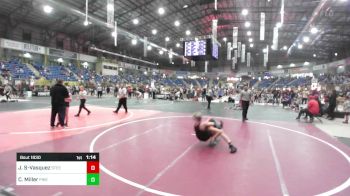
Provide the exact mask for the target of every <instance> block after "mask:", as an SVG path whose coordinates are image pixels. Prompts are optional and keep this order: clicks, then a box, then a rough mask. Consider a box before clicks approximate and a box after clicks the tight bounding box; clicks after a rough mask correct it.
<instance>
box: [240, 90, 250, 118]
mask: <svg viewBox="0 0 350 196" xmlns="http://www.w3.org/2000/svg"><path fill="white" fill-rule="evenodd" d="M251 100H252V93H251V91H250V90H248V86H245V87H244V90H243V91H242V92H241V101H242V109H243V111H242V121H243V122H244V121H246V120H248V118H247V113H248V109H249V104H250V102H251Z"/></svg>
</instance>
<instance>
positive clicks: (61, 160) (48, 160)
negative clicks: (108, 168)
mask: <svg viewBox="0 0 350 196" xmlns="http://www.w3.org/2000/svg"><path fill="white" fill-rule="evenodd" d="M99 184H100V169H99V153H17V161H16V185H82V186H83V185H87V186H98V185H99Z"/></svg>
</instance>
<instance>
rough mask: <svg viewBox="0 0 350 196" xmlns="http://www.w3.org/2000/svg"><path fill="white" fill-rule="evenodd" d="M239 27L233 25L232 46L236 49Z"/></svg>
mask: <svg viewBox="0 0 350 196" xmlns="http://www.w3.org/2000/svg"><path fill="white" fill-rule="evenodd" d="M237 42H238V27H233V32H232V48H233V49H236V48H237V47H238V43H237Z"/></svg>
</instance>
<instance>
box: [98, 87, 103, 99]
mask: <svg viewBox="0 0 350 196" xmlns="http://www.w3.org/2000/svg"><path fill="white" fill-rule="evenodd" d="M97 98H102V86H101V85H100V84H99V85H98V86H97Z"/></svg>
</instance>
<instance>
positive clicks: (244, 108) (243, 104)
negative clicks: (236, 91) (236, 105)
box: [242, 100, 249, 120]
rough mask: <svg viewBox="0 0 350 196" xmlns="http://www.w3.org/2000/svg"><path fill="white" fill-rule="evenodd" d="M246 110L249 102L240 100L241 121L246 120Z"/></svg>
mask: <svg viewBox="0 0 350 196" xmlns="http://www.w3.org/2000/svg"><path fill="white" fill-rule="evenodd" d="M248 108H249V101H243V100H242V109H243V111H242V119H243V120H246V119H247V113H248Z"/></svg>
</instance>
